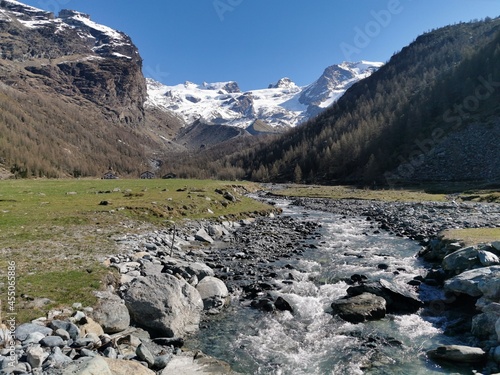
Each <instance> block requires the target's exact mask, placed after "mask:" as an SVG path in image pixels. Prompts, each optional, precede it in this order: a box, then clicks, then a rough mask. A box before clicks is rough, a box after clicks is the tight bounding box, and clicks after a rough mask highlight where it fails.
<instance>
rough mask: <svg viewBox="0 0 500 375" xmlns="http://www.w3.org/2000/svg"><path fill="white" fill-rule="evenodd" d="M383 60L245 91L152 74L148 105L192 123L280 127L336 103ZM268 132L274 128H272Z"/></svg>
mask: <svg viewBox="0 0 500 375" xmlns="http://www.w3.org/2000/svg"><path fill="white" fill-rule="evenodd" d="M382 65H383V64H382V63H374V62H366V61H362V62H358V63H348V62H344V63H342V64H340V65H332V66H330V67H328V68H327V69H325V71H324V73H323V74H322V75H321V77H320V78H319V79H318V80H316V81H315V82H313V83H312V84H310V85H308V86H305V87H299V86H297V85H296V84H295V83H294V82H293V81H292V80H290V79H289V78H282V79H280V80H279V81H278V82H276V83H274V84H270V85H269V87H267V88H265V89H257V90H252V91H247V92H242V91H241V90H240V88H239V86H238V84H237V83H236V82H234V81H231V82H218V83H206V82H204V83H203V84H202V85H197V84H195V83H192V82H185V83H184V84H180V85H176V86H165V85H163V84H161V83H159V82H156V81H154V80H151V79H148V80H147V86H148V94H149V98H148V101H147V102H146V107H149V108H158V109H162V110H170V111H173V112H174V113H176V114H178V115H179V116H180V117H181V118H183V119H184V121H185V122H186V123H187V124H193V123H194V122H195V121H200V122H202V123H205V124H210V125H228V126H235V127H239V128H245V129H246V128H249V127H250V129H249V131H250V132H252V133H253V134H255V133H259V132H258V131H257V130H255V129H257V128H259V126H257V127H254V126H253V124H254V123H255V121H257V120H259V121H260V122H261V123H267V124H268V125H270V126H272V127H274V128H278V129H280V128H289V127H294V126H296V125H298V124H300V123H302V122H304V121H307V120H308V119H310V118H311V117H313V116H315V115H317V114H318V113H320V112H321V111H322V110H324V109H325V108H327V107H328V106H330V105H331V104H332V103H334V102H335V101H336V100H337V99H338V98H339V97H341V96H342V95H343V94H344V92H345V91H346V90H347V89H348V88H349V87H350V86H352V85H353V84H354V83H355V82H358V81H359V80H361V79H363V78H366V77H368V76H370V75H371V74H372V73H373V72H374V71H376V70H377V69H378V68H380V67H381V66H382ZM265 132H268V130H266V131H265Z"/></svg>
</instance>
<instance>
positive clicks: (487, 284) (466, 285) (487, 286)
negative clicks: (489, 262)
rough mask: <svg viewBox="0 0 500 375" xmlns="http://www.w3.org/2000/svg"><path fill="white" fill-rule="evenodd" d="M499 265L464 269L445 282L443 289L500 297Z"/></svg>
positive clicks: (490, 297)
mask: <svg viewBox="0 0 500 375" xmlns="http://www.w3.org/2000/svg"><path fill="white" fill-rule="evenodd" d="M499 275H500V266H491V267H485V268H478V269H474V270H469V271H465V272H463V273H462V274H460V275H457V276H455V277H453V278H451V279H449V280H447V281H446V282H445V290H447V291H450V292H455V293H463V294H467V295H469V296H472V297H481V296H482V295H484V296H485V297H486V298H489V299H491V300H495V299H497V300H498V298H500V277H499Z"/></svg>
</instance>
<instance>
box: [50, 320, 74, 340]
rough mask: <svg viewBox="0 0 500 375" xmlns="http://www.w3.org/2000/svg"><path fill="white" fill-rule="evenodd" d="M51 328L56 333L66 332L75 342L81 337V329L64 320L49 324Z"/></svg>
mask: <svg viewBox="0 0 500 375" xmlns="http://www.w3.org/2000/svg"><path fill="white" fill-rule="evenodd" d="M49 327H50V328H52V329H53V330H55V331H56V330H58V329H64V330H65V331H66V332H68V333H69V336H70V337H71V338H72V339H73V340H76V339H78V338H79V337H80V329H79V328H78V327H77V326H76V325H75V324H74V323H71V322H67V321H64V320H53V321H51V322H50V323H49Z"/></svg>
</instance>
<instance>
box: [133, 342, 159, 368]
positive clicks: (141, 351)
mask: <svg viewBox="0 0 500 375" xmlns="http://www.w3.org/2000/svg"><path fill="white" fill-rule="evenodd" d="M135 353H136V354H137V357H138V358H139V359H140V360H141V361H144V362H146V363H147V364H148V366H149V367H151V366H153V365H154V363H155V357H154V356H153V354H151V352H150V351H149V349H148V348H146V346H144V344H142V343H141V345H139V346H138V347H137V349H136V351H135Z"/></svg>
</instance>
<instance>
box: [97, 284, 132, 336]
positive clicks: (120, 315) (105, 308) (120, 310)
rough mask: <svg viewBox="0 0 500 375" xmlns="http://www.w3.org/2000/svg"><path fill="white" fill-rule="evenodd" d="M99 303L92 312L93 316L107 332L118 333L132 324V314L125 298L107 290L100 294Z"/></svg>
mask: <svg viewBox="0 0 500 375" xmlns="http://www.w3.org/2000/svg"><path fill="white" fill-rule="evenodd" d="M98 297H100V300H99V303H98V305H97V307H96V308H95V309H94V311H93V312H92V318H93V319H94V320H95V321H96V322H97V323H98V324H100V325H101V327H102V329H103V330H104V332H105V333H111V334H112V333H118V332H122V331H124V330H126V329H127V328H128V327H129V326H130V314H129V312H128V309H127V306H125V304H124V302H123V300H122V299H121V298H120V297H118V296H117V295H115V294H113V293H110V292H106V293H104V294H100V295H99V296H98Z"/></svg>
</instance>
